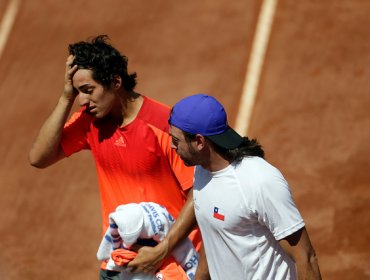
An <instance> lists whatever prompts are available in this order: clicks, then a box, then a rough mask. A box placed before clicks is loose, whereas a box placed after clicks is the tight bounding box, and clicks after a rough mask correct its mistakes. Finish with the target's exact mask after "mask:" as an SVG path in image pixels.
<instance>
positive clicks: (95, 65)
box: [68, 35, 136, 91]
mask: <svg viewBox="0 0 370 280" xmlns="http://www.w3.org/2000/svg"><path fill="white" fill-rule="evenodd" d="M107 40H109V37H108V36H107V35H99V36H97V37H95V38H92V39H91V40H89V41H81V42H78V43H74V44H71V45H69V47H68V49H69V53H70V54H72V55H74V56H75V60H74V64H77V65H78V67H79V68H83V69H90V70H92V72H93V75H92V78H93V79H94V80H95V81H97V82H99V83H101V84H102V85H103V86H104V87H110V86H111V84H112V82H113V79H114V76H116V75H118V76H120V77H121V79H122V84H123V87H124V88H125V89H126V90H128V91H132V90H133V89H134V88H135V86H136V73H132V74H129V73H128V72H127V64H128V59H127V57H126V56H124V55H121V54H120V52H119V51H118V50H116V49H115V48H114V47H112V46H111V45H110V44H108V43H107Z"/></svg>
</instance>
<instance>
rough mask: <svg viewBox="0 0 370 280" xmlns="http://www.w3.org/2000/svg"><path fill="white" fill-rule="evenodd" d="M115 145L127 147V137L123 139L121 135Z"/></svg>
mask: <svg viewBox="0 0 370 280" xmlns="http://www.w3.org/2000/svg"><path fill="white" fill-rule="evenodd" d="M114 145H116V146H119V147H126V146H127V145H126V142H125V139H123V137H122V136H120V137H119V138H118V139H117V140H116V141H115V142H114Z"/></svg>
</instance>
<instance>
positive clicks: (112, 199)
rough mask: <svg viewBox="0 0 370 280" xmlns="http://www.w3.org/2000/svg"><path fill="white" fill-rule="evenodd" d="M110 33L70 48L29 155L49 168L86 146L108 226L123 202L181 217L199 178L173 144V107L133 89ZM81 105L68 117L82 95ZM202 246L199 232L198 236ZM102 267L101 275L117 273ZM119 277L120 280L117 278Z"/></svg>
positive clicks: (132, 77)
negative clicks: (56, 94) (58, 90)
mask: <svg viewBox="0 0 370 280" xmlns="http://www.w3.org/2000/svg"><path fill="white" fill-rule="evenodd" d="M107 39H108V37H107V36H104V35H102V36H98V37H96V38H94V39H93V40H91V41H88V42H78V43H75V44H72V45H70V46H69V53H70V55H69V56H68V58H67V62H66V71H65V85H64V90H63V93H62V95H61V96H60V98H59V101H58V103H57V105H56V107H55V109H54V110H53V111H52V113H51V114H50V116H49V117H48V118H47V120H46V121H45V122H44V124H43V125H42V127H41V129H40V131H39V133H38V135H37V137H36V139H35V141H34V143H33V146H32V148H31V150H30V153H29V160H30V163H31V164H32V165H33V166H35V167H38V168H45V167H47V166H50V165H52V164H54V163H55V162H57V161H59V160H61V159H63V158H65V157H68V156H70V155H72V154H74V153H77V152H79V151H81V150H84V149H89V150H91V152H92V154H93V157H94V160H95V163H96V168H97V174H98V180H99V186H100V195H101V203H102V218H103V232H105V230H106V228H107V227H108V216H109V214H110V213H111V212H114V210H115V208H116V207H117V206H118V205H121V204H127V203H139V202H145V201H152V202H156V203H158V204H160V205H163V206H165V207H166V208H167V209H168V211H169V212H170V213H171V214H172V215H173V216H174V217H175V218H176V217H177V215H178V213H179V212H180V210H181V208H182V206H183V205H184V203H185V201H186V197H187V192H188V190H189V189H190V188H191V187H192V183H193V168H190V167H185V166H184V164H183V162H182V161H181V159H180V158H179V157H178V155H177V154H176V152H175V151H174V150H173V149H171V146H170V136H169V134H168V130H169V126H168V118H169V115H170V108H169V107H167V106H165V105H163V104H160V103H159V102H157V101H154V100H152V99H150V98H149V97H146V96H143V95H141V94H139V93H137V92H135V91H134V88H135V85H136V74H135V73H133V74H129V73H128V71H127V58H126V57H125V56H123V55H121V54H120V53H119V52H118V51H117V50H116V49H115V48H113V47H112V46H111V45H110V44H108V43H107V42H106V41H107ZM76 98H77V99H78V102H79V104H80V106H81V107H82V109H81V110H79V111H78V112H75V113H74V114H73V115H72V116H71V118H70V119H69V121H67V118H68V115H69V113H70V111H71V108H72V105H73V103H74V101H75V99H76ZM191 238H192V240H193V242H194V243H195V246H196V247H197V248H199V241H200V235H199V233H198V231H194V232H193V233H192V235H191ZM112 274H117V273H113V272H107V271H106V270H104V265H102V270H101V275H100V277H101V278H100V279H118V277H119V276H118V275H112ZM115 277H116V278H115Z"/></svg>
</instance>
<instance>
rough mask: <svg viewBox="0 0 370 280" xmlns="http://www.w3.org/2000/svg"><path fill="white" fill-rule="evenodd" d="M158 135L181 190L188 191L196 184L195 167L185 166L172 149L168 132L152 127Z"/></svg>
mask: <svg viewBox="0 0 370 280" xmlns="http://www.w3.org/2000/svg"><path fill="white" fill-rule="evenodd" d="M151 128H152V129H153V131H154V133H155V134H156V136H157V138H158V141H159V144H160V146H161V149H162V151H163V153H164V154H165V155H166V157H167V159H168V163H169V165H170V167H171V170H172V172H173V174H174V175H175V177H176V179H177V181H178V182H179V184H180V186H181V188H182V189H183V190H184V191H186V190H188V189H190V188H191V187H192V186H193V182H194V167H193V166H191V167H188V166H185V164H184V162H183V161H182V159H181V158H180V157H179V156H178V155H177V153H176V151H175V150H174V149H172V148H171V143H170V141H171V137H170V135H169V134H168V133H167V132H164V131H162V130H160V129H158V128H156V127H154V126H151Z"/></svg>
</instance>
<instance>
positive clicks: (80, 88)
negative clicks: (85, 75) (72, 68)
mask: <svg viewBox="0 0 370 280" xmlns="http://www.w3.org/2000/svg"><path fill="white" fill-rule="evenodd" d="M91 87H94V86H93V85H90V84H84V85H82V86H80V87H78V89H79V90H86V89H89V88H91Z"/></svg>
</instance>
